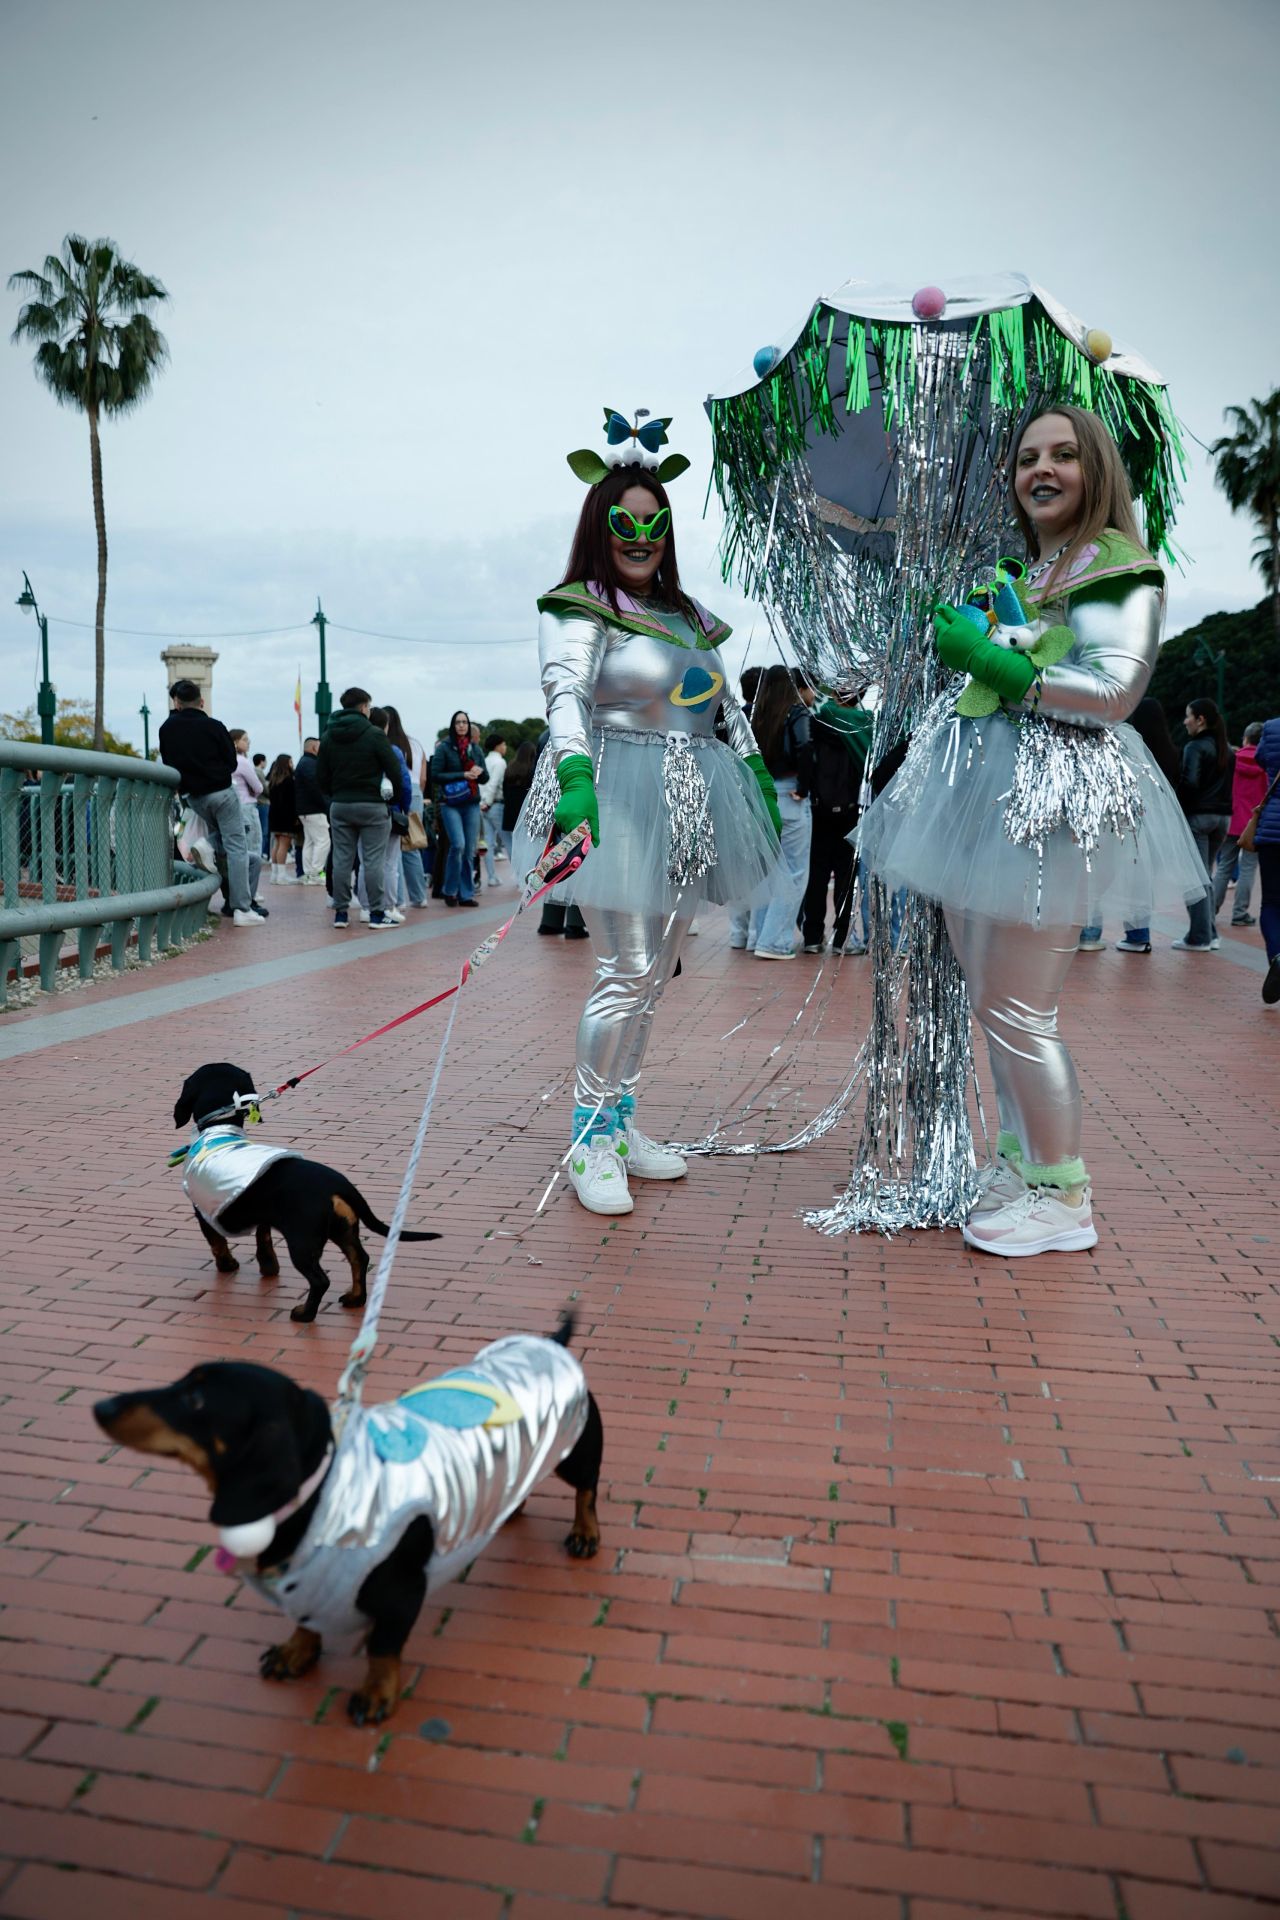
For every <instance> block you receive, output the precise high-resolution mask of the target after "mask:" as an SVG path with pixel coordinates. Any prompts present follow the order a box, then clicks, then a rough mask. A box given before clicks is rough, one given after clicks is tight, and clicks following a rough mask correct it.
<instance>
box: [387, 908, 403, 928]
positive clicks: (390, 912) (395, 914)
mask: <svg viewBox="0 0 1280 1920" xmlns="http://www.w3.org/2000/svg"><path fill="white" fill-rule="evenodd" d="M383 919H384V920H386V921H388V922H389V923H390V925H391V926H393V927H402V926H403V925H404V915H403V914H402V913H401V911H400V909H399V907H387V908H386V909H385V911H384V913H383Z"/></svg>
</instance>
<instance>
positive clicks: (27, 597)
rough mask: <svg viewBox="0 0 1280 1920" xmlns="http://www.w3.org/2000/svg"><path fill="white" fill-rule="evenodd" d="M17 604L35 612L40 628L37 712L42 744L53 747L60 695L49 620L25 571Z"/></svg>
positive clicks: (30, 611)
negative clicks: (51, 655)
mask: <svg viewBox="0 0 1280 1920" xmlns="http://www.w3.org/2000/svg"><path fill="white" fill-rule="evenodd" d="M17 605H18V606H20V607H21V608H22V611H23V612H24V613H34V614H35V617H36V624H37V625H38V626H39V628H40V691H39V693H38V694H37V695H36V712H37V713H38V714H39V715H40V741H41V745H42V746H46V747H51V746H52V745H53V722H54V718H55V716H56V714H57V711H58V696H57V694H56V693H55V692H54V690H53V684H52V682H51V681H50V679H49V622H48V620H47V619H46V618H45V616H44V614H42V613H41V611H40V609H39V607H38V606H37V605H36V596H35V594H34V593H33V591H32V588H31V582H30V580H29V579H28V578H27V576H26V574H25V573H24V574H23V576H22V592H21V593H20V594H19V595H18V599H17Z"/></svg>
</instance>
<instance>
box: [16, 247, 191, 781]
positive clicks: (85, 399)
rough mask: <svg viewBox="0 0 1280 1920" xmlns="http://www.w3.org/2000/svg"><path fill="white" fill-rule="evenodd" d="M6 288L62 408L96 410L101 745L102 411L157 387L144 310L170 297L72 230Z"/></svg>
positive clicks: (159, 345) (162, 354) (96, 704)
mask: <svg viewBox="0 0 1280 1920" xmlns="http://www.w3.org/2000/svg"><path fill="white" fill-rule="evenodd" d="M9 286H10V288H11V289H12V290H14V291H15V292H21V293H26V294H29V295H30V296H31V297H30V299H29V300H28V302H27V304H26V306H24V307H23V309H22V311H21V312H20V313H19V315H18V324H17V326H16V327H15V328H14V330H13V342H14V345H15V346H18V345H20V344H21V343H22V342H23V341H26V340H33V341H36V342H37V343H38V344H37V347H36V356H35V367H36V374H37V377H38V378H39V379H41V380H43V381H44V383H45V385H46V386H47V387H48V389H49V391H50V392H51V393H52V395H53V397H54V399H55V400H56V401H57V402H58V405H59V406H60V407H79V409H80V411H81V412H82V413H85V414H87V415H88V416H89V457H90V464H91V467H92V472H93V522H94V526H95V528H96V529H97V535H98V609H97V615H96V617H95V621H94V693H93V744H94V747H95V749H97V750H99V751H100V750H101V748H102V744H103V727H102V699H103V688H104V683H105V680H106V652H105V648H104V646H103V639H102V633H103V623H104V621H105V619H106V614H107V521H106V514H105V512H104V510H103V505H102V448H101V445H100V444H99V440H98V422H99V419H100V418H101V416H102V415H103V414H104V413H108V414H111V413H128V411H129V409H130V408H131V407H136V406H137V404H138V402H139V401H140V400H142V399H144V398H145V396H146V394H147V393H148V392H149V391H150V387H151V380H152V376H153V375H154V374H155V373H156V372H157V370H158V369H159V368H160V367H162V366H163V365H164V363H165V361H166V360H167V359H168V357H169V349H168V346H167V345H166V343H165V338H164V335H163V334H162V333H160V332H159V331H158V330H157V328H156V327H155V325H154V323H153V322H152V320H151V318H150V316H149V314H148V312H147V309H148V308H149V307H151V306H153V305H154V304H155V302H156V301H158V300H167V299H168V297H169V296H168V294H167V293H166V292H165V290H164V288H163V287H162V286H161V284H160V282H159V281H158V280H152V279H151V278H150V277H149V275H147V274H145V273H143V272H141V271H140V269H139V268H137V267H135V266H134V265H133V263H132V261H130V260H124V259H122V258H121V256H120V250H119V248H118V247H117V246H116V244H115V242H114V240H85V239H84V238H83V237H82V236H81V235H80V234H78V233H69V234H68V235H67V237H66V239H65V240H64V241H63V243H62V253H61V255H60V256H59V255H58V254H53V253H51V254H49V256H48V257H47V259H46V260H45V263H44V271H43V272H42V273H36V272H34V271H32V270H27V271H25V272H22V273H15V274H13V275H12V276H11V277H10V280H9Z"/></svg>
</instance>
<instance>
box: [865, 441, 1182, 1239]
mask: <svg viewBox="0 0 1280 1920" xmlns="http://www.w3.org/2000/svg"><path fill="white" fill-rule="evenodd" d="M1013 492H1014V507H1015V512H1016V515H1017V518H1018V522H1019V525H1020V526H1021V529H1022V532H1023V534H1024V535H1025V537H1026V541H1027V548H1028V553H1029V555H1030V557H1031V565H1030V570H1029V571H1028V572H1026V574H1025V577H1023V578H1021V580H1020V581H1018V582H1017V584H1016V587H1015V606H1017V605H1018V604H1019V603H1020V609H1021V618H1020V621H1019V622H1018V623H1017V624H1014V625H1012V626H1010V625H1007V624H1004V615H1003V614H1001V615H1000V621H1001V624H999V625H997V626H996V627H995V630H994V632H991V631H989V629H988V625H987V616H986V615H984V614H983V615H979V614H977V613H976V612H975V610H973V609H965V610H957V609H956V608H954V607H947V606H942V607H939V608H938V609H937V610H936V612H935V615H934V628H935V637H936V640H937V646H938V652H939V654H940V655H941V657H942V659H943V661H944V662H945V663H946V665H948V666H950V667H954V668H957V669H962V670H964V671H965V672H967V673H968V674H969V675H970V676H971V679H970V682H969V685H968V686H967V687H966V689H965V691H964V693H963V694H962V696H961V698H960V700H959V702H958V703H957V702H956V700H955V697H954V692H948V693H947V694H946V695H944V696H942V698H940V699H939V700H938V701H937V702H936V703H935V705H934V707H933V708H932V709H931V711H930V713H929V715H928V716H927V717H926V719H925V722H924V724H923V725H922V726H921V727H920V728H919V729H918V730H917V733H916V736H915V738H914V739H913V741H912V745H911V749H910V751H909V752H908V754H907V757H906V760H905V761H904V763H903V765H902V767H901V769H900V770H899V772H898V773H897V774H896V775H895V777H894V779H893V781H892V782H891V783H890V784H889V786H887V787H886V788H885V790H884V792H883V794H882V795H881V796H880V798H879V799H878V800H877V801H876V802H875V803H874V805H873V806H872V807H871V808H870V809H869V810H868V812H867V813H866V814H865V815H864V816H863V823H862V829H861V838H860V845H861V850H862V853H863V855H864V857H865V859H866V860H867V863H868V865H869V866H870V867H871V869H872V870H873V871H874V872H875V873H876V874H877V876H878V877H879V878H880V879H881V880H882V881H883V882H884V884H885V885H886V886H887V887H890V888H893V887H900V886H906V887H910V888H912V889H913V890H914V891H915V892H917V893H921V894H924V895H926V896H928V897H929V898H931V899H934V900H937V901H939V902H940V903H941V905H942V907H943V909H944V912H945V914H946V921H947V930H948V933H949V934H950V937H951V943H952V946H953V947H954V949H955V952H956V956H957V958H958V959H959V962H960V965H961V967H962V969H963V971H964V976H965V981H966V984H967V986H968V989H969V998H970V1003H971V1005H972V1008H973V1014H974V1017H975V1019H976V1020H977V1022H978V1024H979V1026H980V1027H981V1028H982V1031H983V1033H984V1034H985V1036H986V1040H987V1046H988V1049H989V1052H990V1058H991V1075H992V1080H993V1082H994V1084H995V1090H996V1100H997V1104H998V1108H999V1115H1000V1137H999V1141H998V1143H997V1150H996V1158H995V1159H994V1160H993V1161H992V1163H991V1164H990V1166H989V1167H987V1168H985V1169H984V1170H983V1171H982V1174H981V1175H980V1187H981V1191H980V1194H979V1198H978V1202H977V1205H976V1207H975V1209H974V1211H973V1213H972V1214H971V1215H970V1217H969V1220H968V1223H967V1224H966V1226H965V1228H964V1237H965V1239H966V1240H967V1241H968V1243H969V1245H970V1246H972V1247H976V1248H979V1249H980V1250H982V1251H984V1252H988V1253H996V1254H1002V1255H1006V1256H1019V1255H1026V1254H1034V1253H1043V1252H1050V1251H1072V1250H1078V1249H1082V1248H1086V1247H1091V1246H1094V1245H1095V1244H1096V1242H1097V1237H1098V1236H1097V1232H1096V1230H1095V1228H1094V1224H1093V1212H1092V1194H1091V1188H1090V1182H1089V1175H1088V1172H1087V1170H1086V1168H1085V1164H1084V1161H1083V1160H1082V1159H1081V1157H1080V1144H1081V1140H1080V1135H1081V1099H1080V1086H1079V1082H1078V1080H1077V1078H1076V1072H1075V1068H1074V1066H1073V1065H1072V1061H1071V1056H1070V1054H1069V1053H1068V1051H1067V1049H1066V1047H1065V1045H1064V1044H1063V1042H1062V1040H1061V1039H1060V1038H1059V1035H1058V1002H1059V999H1060V997H1061V994H1062V989H1063V986H1064V984H1065V981H1066V977H1067V971H1068V968H1069V967H1070V965H1071V961H1072V958H1073V956H1074V954H1075V952H1076V944H1077V940H1078V937H1079V932H1080V929H1081V927H1083V926H1089V925H1097V924H1099V923H1101V922H1102V920H1103V919H1104V917H1105V916H1106V915H1111V916H1112V917H1115V918H1119V919H1123V920H1126V921H1130V920H1132V921H1134V922H1137V921H1139V920H1141V921H1143V922H1145V920H1146V919H1147V918H1148V916H1149V914H1150V911H1151V909H1152V908H1153V907H1155V908H1156V909H1159V908H1162V907H1164V908H1176V907H1179V906H1181V905H1183V904H1184V903H1186V902H1189V901H1191V900H1194V899H1197V898H1199V897H1201V896H1202V895H1203V893H1204V887H1205V881H1204V870H1203V866H1202V864H1201V862H1200V861H1199V859H1198V857H1197V855H1196V850H1195V845H1194V843H1193V841H1192V839H1191V836H1190V834H1189V833H1188V831H1187V828H1186V824H1185V821H1184V819H1183V817H1182V813H1181V809H1180V808H1179V806H1178V803H1177V800H1176V799H1175V797H1174V794H1173V792H1172V789H1171V788H1170V786H1169V783H1168V781H1167V780H1166V779H1165V777H1164V775H1163V774H1162V773H1161V772H1160V770H1159V768H1158V767H1157V766H1156V764H1155V762H1154V761H1153V760H1152V758H1151V755H1150V754H1149V753H1148V751H1147V749H1146V748H1145V746H1144V745H1143V743H1142V741H1141V740H1140V739H1139V737H1138V735H1137V734H1136V733H1135V732H1134V730H1133V729H1132V728H1131V727H1129V726H1126V725H1125V724H1124V723H1125V721H1127V719H1128V716H1129V715H1130V714H1131V713H1132V712H1133V710H1134V708H1135V707H1136V706H1137V704H1138V701H1139V700H1140V699H1141V698H1142V696H1143V694H1144V693H1145V691H1146V688H1147V683H1148V681H1149V680H1150V678H1151V675H1152V672H1153V671H1154V668H1155V664H1156V658H1157V654H1158V651H1159V647H1160V636H1161V626H1162V622H1163V617H1164V574H1163V571H1162V570H1161V568H1160V567H1159V566H1158V564H1157V563H1156V562H1155V561H1154V560H1153V559H1152V557H1151V555H1150V554H1149V553H1148V552H1147V551H1146V549H1145V548H1144V547H1143V545H1142V542H1141V539H1140V536H1139V533H1138V526H1137V522H1136V519H1135V517H1134V512H1133V506H1132V500H1131V493H1130V488H1129V483H1128V479H1127V476H1126V474H1125V471H1124V466H1123V464H1122V462H1121V459H1120V454H1119V451H1118V449H1117V447H1116V445H1115V443H1114V441H1113V440H1112V439H1111V437H1110V435H1109V434H1108V433H1107V432H1106V430H1105V428H1103V426H1102V425H1101V424H1100V422H1099V421H1098V420H1097V419H1096V418H1095V417H1094V416H1093V415H1092V414H1089V413H1085V412H1083V411H1082V410H1080V409H1078V408H1076V407H1068V406H1060V407H1055V408H1054V409H1053V410H1052V411H1050V412H1046V413H1042V414H1039V415H1037V416H1035V417H1034V418H1033V419H1032V420H1031V421H1029V423H1028V424H1027V426H1026V427H1025V428H1024V430H1023V432H1022V435H1021V437H1020V440H1019V442H1018V445H1017V448H1016V449H1015V453H1014V463H1013ZM1022 571H1023V570H1022V569H1021V567H1019V566H1017V564H1016V563H1013V564H1012V565H1010V563H1007V562H1002V563H1001V569H1000V570H998V572H999V577H1000V580H1001V583H1002V584H1003V585H1005V586H1008V585H1010V584H1013V582H1011V581H1010V580H1009V578H1008V576H1009V574H1012V575H1013V576H1014V580H1015V581H1017V576H1020V575H1022ZM1007 604H1008V603H1007V602H1006V605H1007ZM975 619H977V620H978V621H979V622H980V624H975Z"/></svg>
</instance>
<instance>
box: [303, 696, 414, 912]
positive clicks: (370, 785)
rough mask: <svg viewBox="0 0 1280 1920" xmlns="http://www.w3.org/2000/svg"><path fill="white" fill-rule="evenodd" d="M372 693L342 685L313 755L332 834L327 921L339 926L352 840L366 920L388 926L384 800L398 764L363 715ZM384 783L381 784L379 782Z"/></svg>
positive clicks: (394, 784) (347, 899) (347, 898)
mask: <svg viewBox="0 0 1280 1920" xmlns="http://www.w3.org/2000/svg"><path fill="white" fill-rule="evenodd" d="M372 705H373V696H372V695H371V694H368V693H366V692H365V690H364V688H363V687H348V688H347V690H346V692H345V693H344V694H343V696H342V700H341V706H342V712H341V713H340V714H339V715H338V716H337V718H336V719H335V720H333V721H332V722H331V724H330V727H329V731H328V732H327V733H326V734H325V737H324V739H323V740H322V741H321V742H320V751H319V753H318V754H317V756H316V779H317V781H318V783H319V787H320V791H321V793H322V794H324V795H325V797H326V798H327V799H328V801H329V826H330V830H331V832H332V834H333V924H334V926H335V927H339V928H345V927H346V925H347V910H348V908H349V907H350V905H351V872H352V868H353V867H354V866H355V858H356V844H357V842H358V843H359V847H360V865H361V869H362V871H363V873H364V882H365V888H366V891H367V894H368V899H369V925H370V926H371V927H374V928H382V927H390V926H393V925H394V924H395V923H394V922H393V921H391V920H388V919H387V916H386V913H385V911H384V907H383V886H382V876H383V869H384V866H385V862H386V853H387V826H388V815H387V803H388V801H389V800H390V799H391V798H392V796H393V795H394V794H396V793H398V791H399V788H400V763H399V761H398V760H397V759H396V756H395V754H394V752H393V751H392V747H391V742H390V741H389V740H388V739H387V736H386V734H385V733H383V732H382V730H381V728H379V727H375V726H373V725H372V724H371V723H370V720H369V709H370V707H371V706H372ZM384 782H385V785H384Z"/></svg>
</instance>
